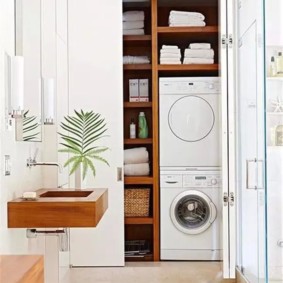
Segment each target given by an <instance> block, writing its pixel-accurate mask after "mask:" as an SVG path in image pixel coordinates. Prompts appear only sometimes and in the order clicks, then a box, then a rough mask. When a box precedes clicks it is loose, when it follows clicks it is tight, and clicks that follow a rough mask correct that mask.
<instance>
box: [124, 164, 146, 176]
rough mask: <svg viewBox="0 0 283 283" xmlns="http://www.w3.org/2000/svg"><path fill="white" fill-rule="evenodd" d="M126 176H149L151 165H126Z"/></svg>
mask: <svg viewBox="0 0 283 283" xmlns="http://www.w3.org/2000/svg"><path fill="white" fill-rule="evenodd" d="M124 174H125V176H148V175H149V164H148V163H140V164H125V165H124Z"/></svg>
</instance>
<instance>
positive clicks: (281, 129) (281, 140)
mask: <svg viewBox="0 0 283 283" xmlns="http://www.w3.org/2000/svg"><path fill="white" fill-rule="evenodd" d="M275 131H276V132H275V139H276V145H277V146H283V125H278V126H277V127H276V130H275Z"/></svg>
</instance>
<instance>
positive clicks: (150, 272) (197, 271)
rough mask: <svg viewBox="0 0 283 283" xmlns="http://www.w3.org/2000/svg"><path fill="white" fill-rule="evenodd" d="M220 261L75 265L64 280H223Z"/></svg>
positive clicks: (142, 282)
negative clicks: (78, 266) (120, 265)
mask: <svg viewBox="0 0 283 283" xmlns="http://www.w3.org/2000/svg"><path fill="white" fill-rule="evenodd" d="M221 270H222V264H221V263H220V262H156V263H155V262H149V263H144V262H143V263H138V262H135V263H133V262H132V263H127V264H126V266H125V267H114V268H113V267H103V268H98V267H97V268H73V269H70V271H68V273H67V275H66V276H65V277H64V279H63V280H62V281H61V282H60V283H84V282H87V283H92V282H95V283H114V282H115V283H220V282H221V283H222V282H225V283H226V282H227V283H228V282H229V283H232V282H235V281H234V280H225V281H223V280H222V271H221Z"/></svg>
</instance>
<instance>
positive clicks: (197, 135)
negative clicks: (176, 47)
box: [159, 77, 221, 167]
mask: <svg viewBox="0 0 283 283" xmlns="http://www.w3.org/2000/svg"><path fill="white" fill-rule="evenodd" d="M219 109H220V83H219V78H217V77H182V78H160V79H159V121H160V124H159V128H160V166H161V167H183V166H185V167H188V166H192V167H201V166H204V167H210V166H212V167H215V166H221V153H220V148H221V145H220V140H221V139H220V111H219Z"/></svg>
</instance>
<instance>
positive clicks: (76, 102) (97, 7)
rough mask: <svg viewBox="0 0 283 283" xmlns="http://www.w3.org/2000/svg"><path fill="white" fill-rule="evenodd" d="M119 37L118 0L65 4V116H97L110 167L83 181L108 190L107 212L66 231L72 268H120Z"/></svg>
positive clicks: (99, 167) (100, 168) (101, 167)
mask: <svg viewBox="0 0 283 283" xmlns="http://www.w3.org/2000/svg"><path fill="white" fill-rule="evenodd" d="M106 14H107V17H108V18H109V19H111V21H105V15H106ZM102 23H103V28H102ZM106 34H107V36H105V35H106ZM121 34H122V7H121V1H119V0H113V1H100V2H97V1H92V0H80V1H78V0H69V1H68V47H69V49H68V57H69V58H68V59H69V78H68V79H69V113H72V112H73V110H74V109H76V110H80V109H83V110H86V111H89V110H93V111H94V112H98V113H100V114H101V115H102V116H103V117H104V118H105V121H106V123H107V129H108V130H107V135H108V137H105V138H103V140H101V141H100V143H101V144H102V145H104V146H108V147H109V148H110V150H109V151H107V152H105V154H104V155H103V157H105V158H106V159H107V160H108V161H109V163H110V167H108V166H106V165H105V164H104V163H99V162H98V163H95V164H96V175H97V176H96V178H95V179H93V176H91V175H89V176H87V180H86V183H87V184H86V185H87V187H93V188H98V187H100V188H101V187H103V188H108V210H107V211H106V213H105V215H104V217H103V218H102V220H101V221H100V223H99V224H98V226H97V227H96V228H94V229H71V235H70V255H71V260H70V263H71V264H72V265H73V266H121V265H124V205H123V203H124V201H123V182H118V181H117V167H122V166H123V94H122V91H123V87H122V81H123V79H122V36H121ZM110 102H111V103H110Z"/></svg>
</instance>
